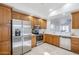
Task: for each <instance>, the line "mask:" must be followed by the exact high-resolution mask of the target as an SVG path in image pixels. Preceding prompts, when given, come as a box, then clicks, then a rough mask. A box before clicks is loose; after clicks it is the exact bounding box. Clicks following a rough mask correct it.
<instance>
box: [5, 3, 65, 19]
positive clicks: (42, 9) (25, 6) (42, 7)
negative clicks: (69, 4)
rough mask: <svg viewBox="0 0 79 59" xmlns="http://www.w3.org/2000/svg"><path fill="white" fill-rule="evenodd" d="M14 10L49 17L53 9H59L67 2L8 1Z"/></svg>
mask: <svg viewBox="0 0 79 59" xmlns="http://www.w3.org/2000/svg"><path fill="white" fill-rule="evenodd" d="M6 4H7V5H9V6H11V7H13V10H15V11H19V12H23V13H26V14H30V15H34V16H37V17H41V18H45V19H48V15H49V13H50V12H51V11H54V10H57V9H59V8H61V7H63V6H64V5H65V3H6Z"/></svg>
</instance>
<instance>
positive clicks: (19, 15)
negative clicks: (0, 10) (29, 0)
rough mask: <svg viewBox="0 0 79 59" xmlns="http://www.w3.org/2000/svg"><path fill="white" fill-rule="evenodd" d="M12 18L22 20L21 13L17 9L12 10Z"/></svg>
mask: <svg viewBox="0 0 79 59" xmlns="http://www.w3.org/2000/svg"><path fill="white" fill-rule="evenodd" d="M12 19H19V20H21V14H20V13H18V12H15V11H12Z"/></svg>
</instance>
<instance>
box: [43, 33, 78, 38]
mask: <svg viewBox="0 0 79 59" xmlns="http://www.w3.org/2000/svg"><path fill="white" fill-rule="evenodd" d="M44 34H50V35H57V36H60V37H70V38H71V37H73V38H79V36H77V35H63V34H53V33H44Z"/></svg>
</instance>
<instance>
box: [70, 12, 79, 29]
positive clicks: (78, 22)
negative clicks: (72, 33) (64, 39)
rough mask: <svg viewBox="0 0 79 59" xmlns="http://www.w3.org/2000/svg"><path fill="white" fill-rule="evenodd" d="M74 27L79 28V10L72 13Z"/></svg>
mask: <svg viewBox="0 0 79 59" xmlns="http://www.w3.org/2000/svg"><path fill="white" fill-rule="evenodd" d="M72 29H79V12H74V13H72Z"/></svg>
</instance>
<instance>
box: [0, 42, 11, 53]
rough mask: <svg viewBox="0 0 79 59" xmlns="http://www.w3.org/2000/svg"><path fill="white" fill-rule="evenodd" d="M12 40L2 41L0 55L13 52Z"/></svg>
mask: <svg viewBox="0 0 79 59" xmlns="http://www.w3.org/2000/svg"><path fill="white" fill-rule="evenodd" d="M10 44H11V43H10V41H3V42H0V55H6V54H7V55H8V54H11V45H10Z"/></svg>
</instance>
